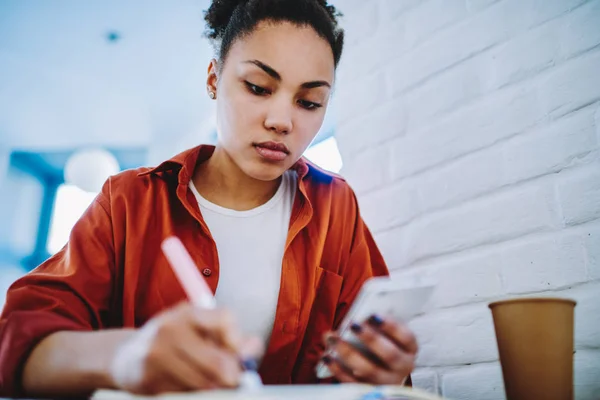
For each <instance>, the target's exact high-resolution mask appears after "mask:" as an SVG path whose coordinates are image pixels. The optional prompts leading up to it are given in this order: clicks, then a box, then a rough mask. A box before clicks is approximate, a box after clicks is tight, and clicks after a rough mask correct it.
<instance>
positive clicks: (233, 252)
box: [189, 170, 297, 348]
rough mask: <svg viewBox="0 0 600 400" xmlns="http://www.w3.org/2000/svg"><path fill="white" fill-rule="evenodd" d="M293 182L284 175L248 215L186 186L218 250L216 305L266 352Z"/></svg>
mask: <svg viewBox="0 0 600 400" xmlns="http://www.w3.org/2000/svg"><path fill="white" fill-rule="evenodd" d="M296 181H297V174H296V172H295V171H293V170H290V171H287V172H286V173H285V174H284V175H283V178H282V180H281V184H280V185H279V188H278V189H277V192H276V193H275V195H274V196H273V197H272V198H271V199H270V200H269V201H267V202H266V203H265V204H263V205H261V206H259V207H256V208H254V209H252V210H248V211H235V210H231V209H228V208H224V207H221V206H218V205H216V204H214V203H211V202H210V201H208V200H206V199H205V198H204V197H202V196H201V195H200V193H198V190H197V189H196V187H195V186H194V184H193V183H192V182H191V181H190V185H189V186H190V189H191V190H192V192H193V193H194V195H195V196H196V199H197V200H198V205H199V207H200V212H201V213H202V216H203V218H204V220H205V221H206V224H207V226H208V229H209V230H210V233H211V235H212V237H213V239H214V240H215V242H216V244H217V252H218V254H219V283H218V285H217V291H216V294H215V297H216V300H217V304H218V306H219V307H223V308H227V309H229V310H230V311H232V312H233V313H234V315H235V316H236V318H237V322H238V323H239V324H240V329H241V330H242V332H244V333H245V334H248V335H255V336H258V337H260V338H262V339H263V341H264V344H265V346H267V344H268V341H269V338H270V336H271V330H272V328H273V321H274V319H275V311H276V308H277V299H278V297H279V286H280V281H281V265H282V260H283V253H284V248H285V242H286V239H287V234H288V229H289V224H290V217H291V214H292V205H293V202H294V197H295V194H296V186H297V185H296ZM265 348H266V347H265Z"/></svg>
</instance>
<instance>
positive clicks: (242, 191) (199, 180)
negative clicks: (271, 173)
mask: <svg viewBox="0 0 600 400" xmlns="http://www.w3.org/2000/svg"><path fill="white" fill-rule="evenodd" d="M192 182H193V184H194V186H195V187H196V190H198V193H200V194H201V195H202V197H204V198H205V199H206V200H208V201H210V202H211V203H214V204H217V205H219V206H221V207H225V208H229V209H232V210H237V211H245V210H251V209H253V208H256V207H258V206H260V205H262V204H264V203H266V202H267V201H269V199H271V197H273V196H274V195H275V192H277V189H278V188H279V184H280V182H281V178H279V179H277V180H274V181H266V182H265V181H261V180H258V179H254V178H252V177H250V176H248V175H246V174H245V173H244V171H242V170H241V169H240V168H239V167H238V166H237V164H236V163H235V162H234V161H233V160H232V159H231V157H230V156H229V155H228V154H227V152H225V151H224V150H223V149H222V148H220V147H219V146H217V147H216V148H215V151H214V153H213V154H212V156H211V157H210V158H209V159H208V160H206V161H205V162H203V163H202V164H199V165H197V166H196V170H195V172H194V176H193V178H192Z"/></svg>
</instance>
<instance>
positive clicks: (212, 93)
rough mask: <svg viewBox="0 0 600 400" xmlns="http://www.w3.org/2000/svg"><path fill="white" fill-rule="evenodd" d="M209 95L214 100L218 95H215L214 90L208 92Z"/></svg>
mask: <svg viewBox="0 0 600 400" xmlns="http://www.w3.org/2000/svg"><path fill="white" fill-rule="evenodd" d="M208 97H210V98H211V99H212V100H214V99H215V97H217V96H216V95H215V92H213V91H212V90H211V91H210V92H208Z"/></svg>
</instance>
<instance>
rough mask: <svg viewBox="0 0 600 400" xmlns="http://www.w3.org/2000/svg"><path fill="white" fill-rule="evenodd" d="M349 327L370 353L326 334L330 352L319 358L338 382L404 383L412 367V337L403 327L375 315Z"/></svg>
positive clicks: (413, 347)
mask: <svg viewBox="0 0 600 400" xmlns="http://www.w3.org/2000/svg"><path fill="white" fill-rule="evenodd" d="M350 328H351V330H352V332H353V334H354V335H355V336H356V337H357V338H358V339H359V340H360V341H361V342H362V343H363V345H364V346H365V347H366V349H367V351H368V353H370V354H367V355H365V354H363V352H361V351H360V350H358V349H357V348H356V347H355V346H354V345H352V344H351V343H349V342H347V341H344V340H342V339H341V338H340V337H339V336H337V335H336V334H335V333H331V332H329V333H327V334H325V342H326V345H327V346H328V349H329V350H330V351H329V352H327V353H326V354H325V355H324V356H323V358H322V359H323V362H324V363H325V364H326V365H327V366H328V368H329V370H330V371H331V372H332V373H333V375H334V376H335V377H336V378H337V379H338V380H339V381H340V382H365V383H372V384H376V385H401V384H403V383H404V382H405V380H406V378H407V377H408V375H409V374H410V373H411V372H412V370H413V368H414V365H415V358H416V355H417V350H418V346H417V340H416V338H415V335H414V334H413V333H412V332H411V331H410V330H409V329H408V328H407V327H406V326H405V325H403V324H400V323H397V322H395V321H392V320H389V319H383V318H381V317H379V316H376V315H374V316H372V317H371V318H369V319H368V320H367V321H365V322H364V323H362V324H357V323H353V324H352V325H351V326H350Z"/></svg>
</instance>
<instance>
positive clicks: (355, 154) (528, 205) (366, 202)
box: [335, 0, 600, 400]
mask: <svg viewBox="0 0 600 400" xmlns="http://www.w3.org/2000/svg"><path fill="white" fill-rule="evenodd" d="M335 4H336V5H339V7H340V9H341V10H342V12H343V13H344V14H345V15H346V17H345V19H344V22H345V25H344V28H345V29H346V30H347V32H348V41H347V45H346V48H345V52H346V53H345V55H344V57H342V63H341V65H340V68H339V71H338V77H339V80H338V82H337V88H336V92H335V96H336V97H335V107H336V116H337V119H338V121H337V132H336V136H337V139H338V143H339V148H340V152H341V154H342V157H343V159H344V168H343V170H342V174H343V175H345V176H346V177H347V178H348V181H349V182H350V183H351V185H352V186H353V187H354V189H355V190H356V192H357V194H358V199H359V203H360V206H361V211H362V213H363V215H364V218H365V220H366V221H367V223H368V225H369V226H370V228H371V229H372V231H373V232H374V235H375V240H376V241H377V243H378V245H379V247H380V248H381V251H382V253H383V255H384V257H385V259H386V261H387V263H388V265H389V266H390V268H391V269H392V272H393V276H394V278H395V279H408V278H410V277H413V276H420V277H429V278H431V279H434V280H435V281H436V282H437V289H436V291H435V293H434V295H433V297H432V299H431V301H430V303H429V304H428V306H427V307H426V312H425V313H424V314H423V315H421V316H419V317H418V318H416V319H415V320H414V321H412V322H411V327H412V328H413V330H414V331H415V332H416V334H417V337H418V339H419V343H420V349H421V351H420V354H419V358H418V368H417V370H416V371H415V373H414V377H415V379H414V381H415V385H416V386H419V387H423V388H425V389H427V390H430V391H432V392H436V393H441V394H443V395H445V396H448V397H449V398H454V399H484V398H485V399H504V398H505V395H504V389H503V384H502V375H501V370H500V366H499V364H498V355H497V349H496V343H495V338H494V333H493V324H492V319H491V314H490V312H489V309H488V307H487V304H488V303H489V302H490V301H493V300H496V299H501V298H506V297H514V296H528V295H535V296H559V297H569V298H573V299H575V300H576V301H577V307H576V322H575V334H576V340H575V342H576V343H575V345H576V354H575V394H576V399H578V400H580V399H597V398H598V396H599V393H600V379H598V375H599V373H600V372H599V371H600V354H599V350H598V349H599V348H600V341H599V340H600V339H598V338H600V319H599V318H598V315H600V308H599V304H600V73H599V71H600V0H587V1H586V0H544V1H539V0H457V1H442V0H421V1H419V0H372V1H369V2H361V1H356V0H338V1H336V2H335Z"/></svg>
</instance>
